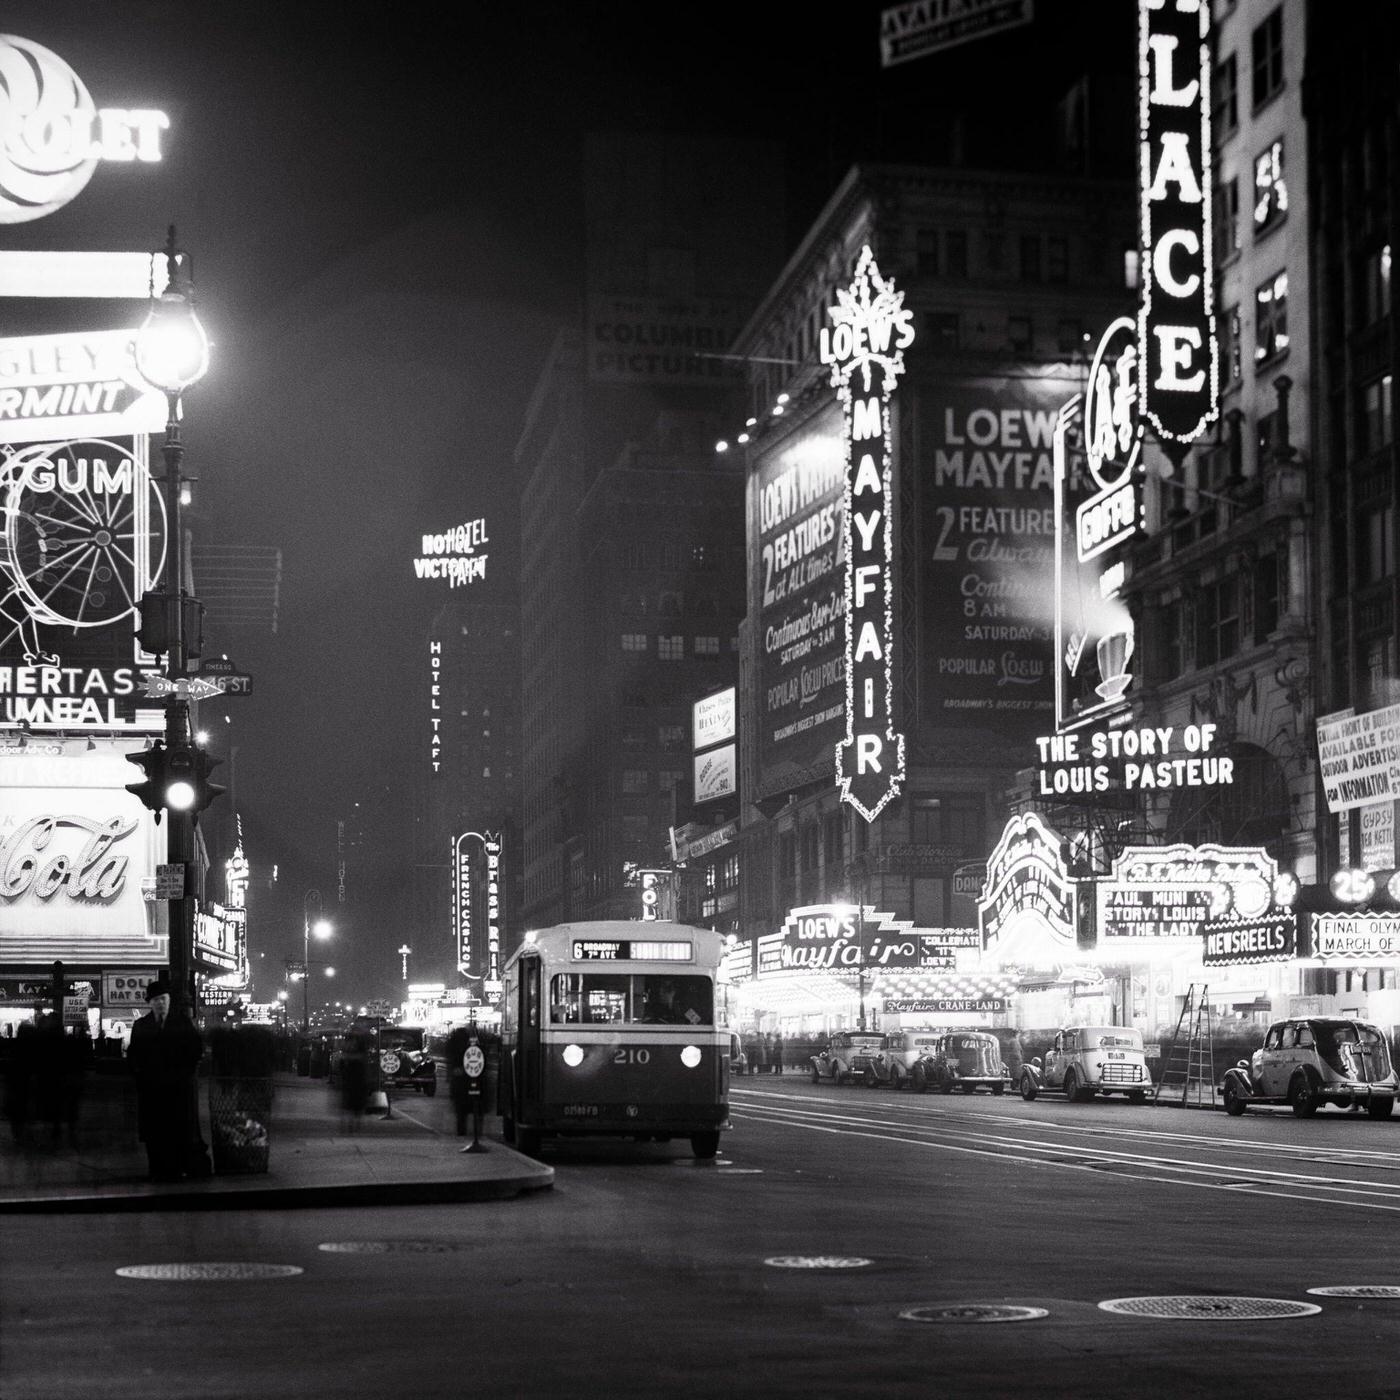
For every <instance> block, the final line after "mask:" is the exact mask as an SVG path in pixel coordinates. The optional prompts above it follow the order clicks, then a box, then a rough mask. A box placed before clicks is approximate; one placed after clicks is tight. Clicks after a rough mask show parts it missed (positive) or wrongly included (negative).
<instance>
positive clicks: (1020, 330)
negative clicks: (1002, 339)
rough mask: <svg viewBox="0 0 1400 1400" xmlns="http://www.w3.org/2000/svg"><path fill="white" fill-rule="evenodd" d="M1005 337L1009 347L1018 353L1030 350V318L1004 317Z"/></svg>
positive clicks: (1024, 353)
mask: <svg viewBox="0 0 1400 1400" xmlns="http://www.w3.org/2000/svg"><path fill="white" fill-rule="evenodd" d="M1006 338H1007V339H1008V340H1009V341H1010V342H1011V348H1012V349H1013V350H1014V351H1016V352H1017V353H1018V354H1022V355H1029V354H1030V352H1031V318H1030V317H1029V316H1008V317H1007V318H1006Z"/></svg>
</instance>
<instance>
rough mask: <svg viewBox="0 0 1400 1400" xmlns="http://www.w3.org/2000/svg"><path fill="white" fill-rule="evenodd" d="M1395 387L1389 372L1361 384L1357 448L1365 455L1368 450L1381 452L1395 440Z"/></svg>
mask: <svg viewBox="0 0 1400 1400" xmlns="http://www.w3.org/2000/svg"><path fill="white" fill-rule="evenodd" d="M1393 389H1394V384H1393V382H1392V380H1391V376H1390V375H1388V374H1383V375H1381V377H1380V378H1379V379H1373V380H1372V381H1371V382H1370V383H1369V384H1363V385H1362V386H1361V389H1360V392H1359V396H1358V397H1359V400H1360V402H1359V404H1358V408H1359V410H1360V411H1359V413H1358V415H1357V418H1358V421H1357V439H1358V442H1357V448H1358V450H1359V452H1361V453H1362V454H1363V455H1364V454H1365V453H1367V452H1379V451H1380V450H1381V448H1383V447H1389V446H1390V444H1391V442H1392V441H1393V440H1394V436H1395V432H1394V428H1395V424H1394V419H1393V417H1392V413H1393V408H1392V405H1393V403H1394V397H1395V396H1394V393H1393Z"/></svg>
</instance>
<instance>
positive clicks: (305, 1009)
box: [301, 890, 321, 1034]
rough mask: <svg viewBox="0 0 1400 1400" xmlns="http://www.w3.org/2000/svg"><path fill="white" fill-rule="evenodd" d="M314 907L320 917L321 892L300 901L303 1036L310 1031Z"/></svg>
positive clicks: (309, 891) (317, 891)
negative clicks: (309, 990)
mask: <svg viewBox="0 0 1400 1400" xmlns="http://www.w3.org/2000/svg"><path fill="white" fill-rule="evenodd" d="M313 903H314V904H315V906H316V916H317V918H319V917H320V915H321V891H320V890H307V892H306V895H305V897H304V898H303V899H302V901H301V912H302V925H301V1029H302V1032H303V1034H304V1033H305V1032H307V1031H309V1030H310V1029H311V1007H310V999H309V996H310V994H309V992H308V990H307V983H308V982H310V981H311V906H312V904H313Z"/></svg>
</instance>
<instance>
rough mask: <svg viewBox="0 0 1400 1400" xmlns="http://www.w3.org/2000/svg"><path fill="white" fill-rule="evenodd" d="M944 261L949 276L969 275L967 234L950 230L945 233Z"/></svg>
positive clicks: (945, 270) (960, 276) (944, 269)
mask: <svg viewBox="0 0 1400 1400" xmlns="http://www.w3.org/2000/svg"><path fill="white" fill-rule="evenodd" d="M943 263H944V267H943V271H944V273H945V275H947V276H948V277H959V278H962V277H966V276H967V234H965V233H962V232H960V231H958V230H950V231H949V232H948V233H945V234H944V235H943Z"/></svg>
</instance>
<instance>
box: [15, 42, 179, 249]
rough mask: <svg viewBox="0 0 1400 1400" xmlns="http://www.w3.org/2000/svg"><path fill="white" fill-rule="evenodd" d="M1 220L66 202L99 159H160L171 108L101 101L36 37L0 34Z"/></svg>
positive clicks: (19, 219)
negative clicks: (0, 103)
mask: <svg viewBox="0 0 1400 1400" xmlns="http://www.w3.org/2000/svg"><path fill="white" fill-rule="evenodd" d="M0 88H3V90H4V93H5V105H4V108H3V110H0V224H23V223H28V222H29V221H30V220H32V219H42V218H43V217H44V215H46V214H52V213H53V212H54V210H56V209H61V208H62V207H63V206H64V205H65V204H67V203H68V201H69V200H70V199H72V198H73V197H74V196H75V195H78V194H80V193H81V192H82V190H83V187H84V186H85V185H86V184H87V182H88V181H89V180H90V179H91V178H92V173H93V171H94V170H95V169H96V168H97V163H98V161H100V160H109V161H118V162H135V161H158V160H160V158H161V150H160V134H161V132H162V131H165V130H166V129H167V128H168V127H169V126H170V119H169V117H167V116H166V115H165V113H164V112H158V111H154V110H150V109H144V108H125V107H101V108H99V107H96V106H95V105H94V104H93V101H92V98H91V97H90V96H89V95H88V90H87V88H86V87H85V86H84V84H83V80H82V79H81V78H79V77H78V75H77V74H76V73H75V72H74V71H73V70H72V69H71V68H70V67H69V66H68V65H67V64H66V63H65V62H64V61H63V60H62V59H61V58H60V57H59V56H58V55H57V54H56V53H53V52H52V51H50V50H49V49H46V48H44V46H43V45H42V44H36V43H34V41H33V40H31V39H21V38H18V37H17V36H15V35H13V34H0Z"/></svg>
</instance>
